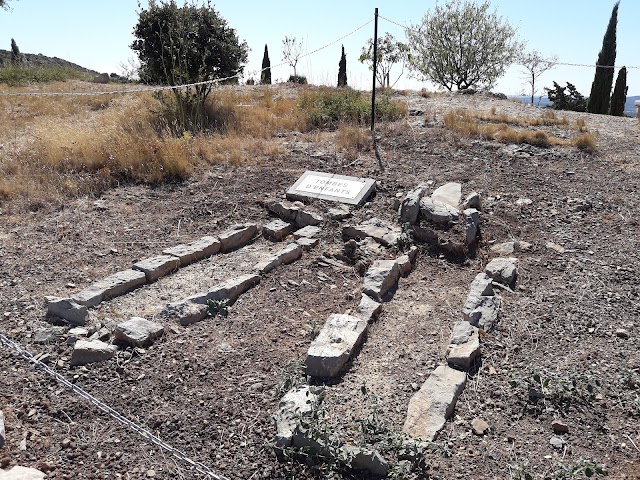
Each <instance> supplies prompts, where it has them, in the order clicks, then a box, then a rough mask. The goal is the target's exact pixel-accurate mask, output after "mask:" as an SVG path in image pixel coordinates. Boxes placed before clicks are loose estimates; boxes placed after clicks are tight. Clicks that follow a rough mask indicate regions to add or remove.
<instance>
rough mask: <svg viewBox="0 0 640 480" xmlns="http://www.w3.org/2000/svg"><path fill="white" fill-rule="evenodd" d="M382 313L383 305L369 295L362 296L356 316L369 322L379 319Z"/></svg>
mask: <svg viewBox="0 0 640 480" xmlns="http://www.w3.org/2000/svg"><path fill="white" fill-rule="evenodd" d="M381 311H382V303H379V302H376V301H375V300H373V299H372V298H371V297H369V295H365V294H362V298H361V299H360V303H359V304H358V308H356V313H355V316H356V317H359V318H362V319H363V320H366V321H369V320H371V319H373V318H375V317H377V316H378V315H379V314H380V312H381Z"/></svg>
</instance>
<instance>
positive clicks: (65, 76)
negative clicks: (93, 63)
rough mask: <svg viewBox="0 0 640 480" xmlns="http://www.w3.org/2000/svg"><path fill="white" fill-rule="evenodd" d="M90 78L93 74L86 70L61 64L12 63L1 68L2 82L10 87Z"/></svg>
mask: <svg viewBox="0 0 640 480" xmlns="http://www.w3.org/2000/svg"><path fill="white" fill-rule="evenodd" d="M90 79H91V75H89V74H88V73H86V72H82V71H80V70H77V69H74V68H70V67H63V66H59V65H56V66H50V67H27V66H22V65H10V66H6V67H3V68H0V83H4V84H6V85H8V86H10V87H23V86H26V85H30V84H33V83H48V82H66V81H68V80H90Z"/></svg>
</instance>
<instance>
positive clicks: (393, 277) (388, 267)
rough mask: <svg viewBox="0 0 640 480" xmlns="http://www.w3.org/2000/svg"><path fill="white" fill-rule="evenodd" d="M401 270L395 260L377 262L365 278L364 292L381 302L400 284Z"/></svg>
mask: <svg viewBox="0 0 640 480" xmlns="http://www.w3.org/2000/svg"><path fill="white" fill-rule="evenodd" d="M399 277H400V268H399V266H398V264H397V263H396V262H395V261H394V260H376V261H374V262H373V264H372V265H371V266H370V267H369V269H368V270H367V273H366V274H365V276H364V282H363V285H362V292H363V293H365V294H366V295H369V296H370V297H371V298H373V299H374V300H376V301H381V300H382V298H383V297H384V296H385V294H386V293H387V292H389V291H390V290H391V289H392V288H393V287H395V285H396V284H397V282H398V278H399Z"/></svg>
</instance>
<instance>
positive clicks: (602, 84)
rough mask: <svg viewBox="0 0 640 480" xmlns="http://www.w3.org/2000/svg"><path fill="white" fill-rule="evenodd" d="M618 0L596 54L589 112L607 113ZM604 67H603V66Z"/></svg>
mask: <svg viewBox="0 0 640 480" xmlns="http://www.w3.org/2000/svg"><path fill="white" fill-rule="evenodd" d="M618 5H620V1H619V0H618V1H617V2H616V4H615V5H614V6H613V11H612V12H611V18H610V19H609V25H608V26H607V31H606V32H605V34H604V38H603V40H602V50H600V53H599V54H598V63H597V65H601V66H602V67H596V75H595V77H594V78H593V83H592V84H591V95H589V102H588V104H587V111H588V112H589V113H603V114H605V115H606V114H607V113H609V102H610V100H611V86H612V85H613V65H615V62H616V27H617V25H618ZM603 67H604V68H603Z"/></svg>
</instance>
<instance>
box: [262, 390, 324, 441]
mask: <svg viewBox="0 0 640 480" xmlns="http://www.w3.org/2000/svg"><path fill="white" fill-rule="evenodd" d="M318 393H319V392H318V391H317V389H315V388H313V387H309V386H308V385H305V386H301V387H298V388H294V389H292V390H289V391H288V392H287V393H286V394H285V396H284V397H282V400H280V403H279V404H278V411H277V412H276V413H275V415H274V416H273V419H274V421H275V423H276V438H275V442H274V443H275V446H276V447H277V448H286V447H290V446H291V445H293V442H294V438H295V437H296V436H298V435H301V434H302V433H301V430H302V428H301V425H302V423H303V421H304V420H306V419H307V418H310V417H311V416H312V415H313V411H314V410H315V409H316V407H317V406H318V405H319V404H320V402H321V401H322V397H321V396H320V395H318Z"/></svg>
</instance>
